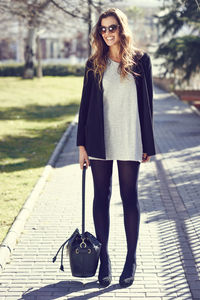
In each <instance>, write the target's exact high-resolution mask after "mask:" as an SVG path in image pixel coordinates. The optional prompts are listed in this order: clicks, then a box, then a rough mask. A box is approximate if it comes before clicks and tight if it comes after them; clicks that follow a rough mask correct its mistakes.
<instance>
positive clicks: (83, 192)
mask: <svg viewBox="0 0 200 300" xmlns="http://www.w3.org/2000/svg"><path fill="white" fill-rule="evenodd" d="M85 175H86V165H85V164H84V165H83V175H82V236H83V235H84V232H85Z"/></svg>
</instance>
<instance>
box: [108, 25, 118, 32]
mask: <svg viewBox="0 0 200 300" xmlns="http://www.w3.org/2000/svg"><path fill="white" fill-rule="evenodd" d="M116 29H117V25H111V26H110V27H109V32H111V33H113V32H115V31H116Z"/></svg>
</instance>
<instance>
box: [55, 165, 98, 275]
mask: <svg viewBox="0 0 200 300" xmlns="http://www.w3.org/2000/svg"><path fill="white" fill-rule="evenodd" d="M85 174H86V166H85V165H84V166H83V175H82V234H80V232H79V230H78V228H77V229H76V230H75V231H74V232H73V234H72V235H71V236H70V238H69V239H67V240H66V241H65V242H64V243H63V244H62V245H61V246H60V248H59V249H58V251H57V253H56V255H55V256H54V258H53V262H55V261H56V258H57V255H58V253H59V252H60V250H61V249H62V252H61V265H60V270H62V271H64V266H63V252H64V248H65V246H66V248H67V253H68V254H69V260H70V267H71V273H72V276H75V277H92V276H94V275H95V273H96V270H97V266H98V261H99V255H100V251H101V243H100V242H99V241H98V240H97V239H96V237H95V236H94V235H92V234H91V233H89V232H87V231H86V232H85Z"/></svg>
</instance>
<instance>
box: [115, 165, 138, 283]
mask: <svg viewBox="0 0 200 300" xmlns="http://www.w3.org/2000/svg"><path fill="white" fill-rule="evenodd" d="M117 164H118V174H119V185H120V194H121V198H122V203H123V211H124V226H125V232H126V241H127V256H126V262H125V266H124V270H123V277H126V278H128V277H131V276H133V271H134V270H133V267H134V264H135V263H136V247H137V241H138V235H139V224H140V207H139V202H138V192H137V180H138V174H139V167H140V162H138V161H117Z"/></svg>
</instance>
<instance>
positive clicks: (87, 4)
mask: <svg viewBox="0 0 200 300" xmlns="http://www.w3.org/2000/svg"><path fill="white" fill-rule="evenodd" d="M50 1H51V2H52V3H53V4H54V5H55V6H56V7H57V8H58V9H60V10H62V11H63V12H64V13H66V14H67V15H69V16H71V17H73V18H77V19H81V20H83V21H84V22H85V23H86V24H87V26H88V56H90V54H91V45H90V34H91V31H92V16H93V13H96V12H97V13H98V14H100V13H101V11H102V9H103V8H105V7H107V6H108V4H110V3H117V2H122V1H123V0H104V1H101V0H97V1H95V0H76V1H74V2H73V4H74V6H72V3H71V6H70V8H71V9H70V10H69V3H68V1H67V0H50Z"/></svg>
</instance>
